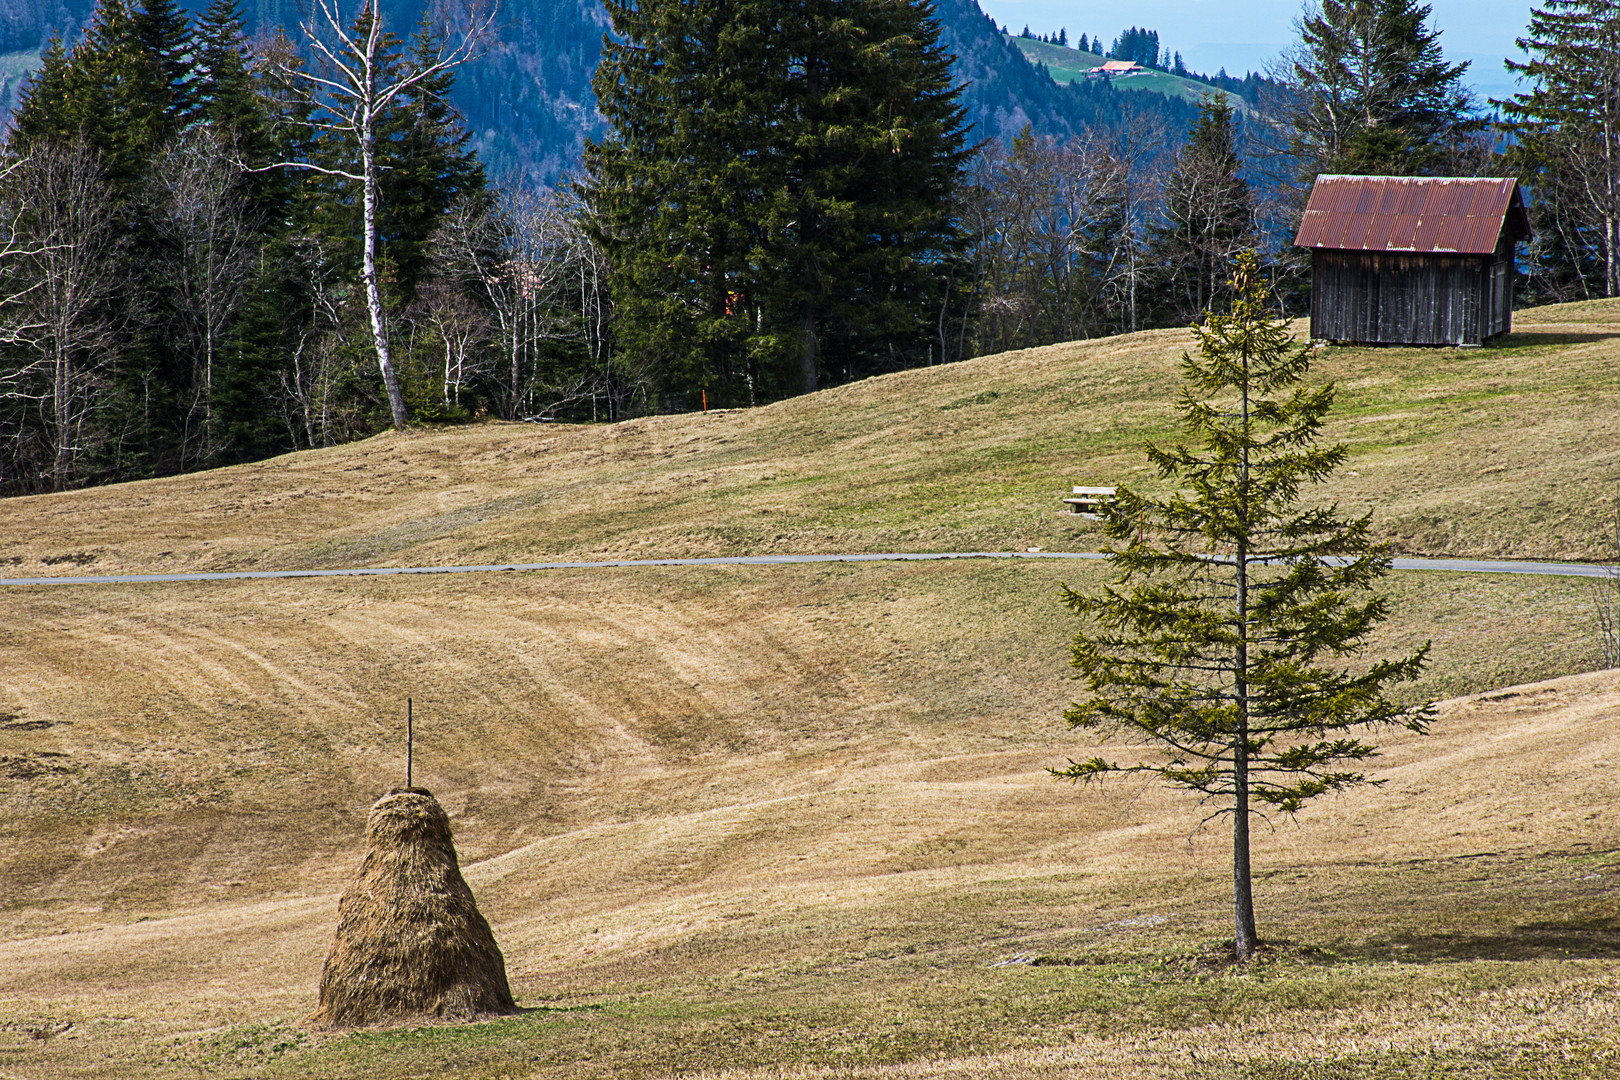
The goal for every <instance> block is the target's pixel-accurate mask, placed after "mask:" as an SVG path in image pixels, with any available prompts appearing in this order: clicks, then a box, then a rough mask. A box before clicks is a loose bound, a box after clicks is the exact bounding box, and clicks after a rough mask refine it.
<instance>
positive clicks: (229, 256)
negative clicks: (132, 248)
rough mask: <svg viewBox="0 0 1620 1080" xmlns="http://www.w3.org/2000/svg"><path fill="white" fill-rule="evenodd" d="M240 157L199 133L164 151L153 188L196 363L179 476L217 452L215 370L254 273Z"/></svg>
mask: <svg viewBox="0 0 1620 1080" xmlns="http://www.w3.org/2000/svg"><path fill="white" fill-rule="evenodd" d="M235 157H236V155H235V153H234V151H233V148H232V147H231V146H230V145H229V144H228V143H227V142H225V140H224V138H223V137H222V136H221V135H220V134H219V133H218V132H217V131H215V130H214V129H212V128H206V127H205V128H194V129H192V130H190V131H188V132H186V133H185V134H183V135H182V136H180V138H179V139H177V140H176V141H174V142H173V143H171V144H170V145H168V146H166V147H164V148H163V149H162V150H161V151H159V153H158V155H157V158H156V161H155V163H154V168H153V170H152V184H151V187H150V188H149V189H148V193H149V199H150V203H151V207H150V209H151V211H152V221H153V223H154V225H155V226H156V228H157V231H158V232H159V234H160V235H162V236H163V237H164V238H165V239H167V240H168V241H169V249H170V251H171V253H172V255H173V258H174V267H173V273H172V274H171V275H170V276H171V280H172V281H173V283H174V286H175V304H174V307H175V312H176V314H177V316H178V317H179V320H180V323H181V331H182V333H183V334H184V337H185V340H186V343H187V345H188V347H189V351H190V353H191V356H192V401H191V407H190V408H189V409H188V410H187V420H186V430H185V432H184V436H183V441H182V445H181V459H180V464H181V468H182V469H184V468H188V467H195V466H196V465H198V464H201V463H204V462H206V461H208V460H210V459H211V458H212V457H213V455H214V454H215V453H216V452H217V451H218V449H219V447H218V445H217V443H216V438H215V432H214V424H213V400H214V369H215V365H216V360H217V356H218V352H219V348H220V343H221V341H222V339H223V338H224V334H225V328H226V325H227V324H228V323H229V322H230V320H231V318H232V317H233V316H234V315H235V314H236V312H237V310H238V308H239V307H240V306H241V303H242V299H243V293H244V290H245V289H246V286H247V280H248V277H249V275H250V273H251V271H252V265H253V254H254V251H255V245H254V244H253V242H252V237H253V235H254V233H255V231H256V228H257V222H256V221H254V220H252V215H251V214H250V213H249V210H248V204H247V200H246V199H245V198H244V196H243V192H242V190H241V173H240V170H239V168H238V167H237V165H236V162H235Z"/></svg>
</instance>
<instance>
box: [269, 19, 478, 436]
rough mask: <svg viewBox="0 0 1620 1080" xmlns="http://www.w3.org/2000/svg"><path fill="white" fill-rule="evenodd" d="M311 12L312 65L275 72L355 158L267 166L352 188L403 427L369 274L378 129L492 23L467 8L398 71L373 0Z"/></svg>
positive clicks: (383, 357) (364, 274)
mask: <svg viewBox="0 0 1620 1080" xmlns="http://www.w3.org/2000/svg"><path fill="white" fill-rule="evenodd" d="M314 11H315V14H313V15H312V16H311V18H309V19H308V20H305V21H304V22H301V23H300V24H299V29H300V30H301V31H302V33H303V36H304V41H305V43H306V44H307V45H308V47H309V49H310V51H311V52H312V53H314V55H315V57H316V59H317V61H318V63H317V64H316V65H315V68H314V70H309V69H306V68H305V67H303V66H301V65H298V64H296V63H294V62H293V61H292V60H291V59H289V60H288V61H285V62H284V70H283V74H284V77H285V78H286V79H287V80H288V83H289V84H290V85H291V86H293V87H295V88H297V89H296V94H297V96H299V97H301V98H302V100H303V101H304V103H306V104H308V105H309V106H311V107H312V108H313V109H314V110H315V112H314V118H313V120H312V122H313V123H314V124H315V125H316V126H317V127H319V128H321V129H323V130H326V131H330V132H333V133H336V134H338V135H340V136H342V137H343V138H345V139H347V140H349V141H350V142H351V144H352V146H353V148H354V152H355V156H356V158H357V160H356V161H355V163H354V166H353V167H351V168H336V167H333V166H329V165H323V164H318V163H315V162H310V161H282V162H277V163H275V165H272V166H269V167H270V168H298V169H312V170H315V171H317V172H322V173H326V174H328V175H331V176H340V177H342V178H344V179H346V180H350V181H352V182H354V183H356V184H358V185H359V186H360V202H361V222H362V224H361V228H362V230H363V233H364V235H363V236H362V237H361V241H362V243H361V250H362V255H361V270H360V277H361V282H362V284H363V286H364V288H365V292H366V306H367V310H368V312H369V314H370V317H371V336H372V342H373V344H374V346H375V348H376V352H377V368H378V370H379V371H380V372H381V374H382V380H383V388H384V390H386V391H387V394H388V405H389V408H390V410H391V411H392V413H393V418H394V427H395V428H403V427H404V426H405V425H406V424H407V423H409V422H410V413H409V411H408V410H407V409H406V407H405V395H404V393H403V392H402V391H401V389H400V385H399V375H398V373H397V372H396V371H395V370H394V363H393V359H392V357H391V355H390V350H389V339H388V313H387V311H386V310H385V309H384V307H383V297H382V286H381V283H380V280H379V277H378V273H377V242H378V237H377V219H378V215H379V213H380V210H381V203H380V200H381V195H380V191H379V184H378V176H379V173H380V171H381V168H382V166H381V164H380V163H379V162H378V160H377V157H378V146H377V136H378V127H379V125H380V124H381V123H382V121H383V120H384V119H385V118H386V116H387V114H388V112H389V110H390V109H392V108H393V107H394V106H395V104H396V102H398V101H399V100H400V98H401V96H403V95H406V94H408V93H409V92H410V91H412V90H413V89H415V88H416V87H419V86H421V85H422V84H423V83H425V82H428V81H429V80H432V79H434V78H436V77H437V76H439V75H441V74H443V73H444V72H446V71H449V70H451V69H454V68H456V67H459V66H461V65H462V64H465V63H466V62H467V61H469V60H471V59H473V58H474V57H475V56H477V55H478V54H479V52H480V51H481V49H482V48H483V46H484V43H485V42H486V40H487V39H488V37H489V35H490V32H491V28H492V27H493V25H494V20H495V9H494V8H493V7H492V8H489V9H487V10H478V9H475V10H473V11H471V12H470V13H469V14H468V15H467V16H466V18H465V19H464V21H463V22H462V25H461V26H460V27H459V29H456V30H455V31H454V32H449V31H447V32H446V34H445V35H444V36H442V37H441V38H440V39H439V41H440V42H441V44H440V46H439V49H438V52H437V55H436V56H435V57H433V58H432V59H431V60H429V61H428V62H426V63H416V62H413V63H411V64H409V65H406V66H404V67H402V68H398V69H395V68H393V67H391V66H390V65H389V64H388V63H387V60H388V57H387V55H386V53H385V50H384V48H383V45H384V39H385V36H386V35H385V31H384V28H383V21H382V18H381V16H380V15H379V13H378V11H377V5H376V0H362V6H361V8H360V11H359V14H358V15H357V17H356V18H355V20H354V21H353V23H352V24H347V25H346V24H345V23H344V22H343V20H342V19H341V17H340V16H339V12H338V5H337V0H315V8H314Z"/></svg>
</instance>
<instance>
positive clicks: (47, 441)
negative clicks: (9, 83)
mask: <svg viewBox="0 0 1620 1080" xmlns="http://www.w3.org/2000/svg"><path fill="white" fill-rule="evenodd" d="M5 180H6V185H5V187H6V199H7V207H6V209H7V213H6V220H7V221H8V223H9V225H10V234H9V235H8V237H7V238H6V252H5V254H6V260H5V261H6V266H5V273H6V280H7V286H6V289H7V292H8V294H9V295H8V296H7V298H6V301H5V310H6V320H5V321H6V324H7V326H8V327H9V331H8V334H9V336H10V337H11V339H12V340H13V341H14V342H15V343H16V344H19V345H21V346H22V349H21V352H22V355H23V356H24V360H23V361H22V363H20V364H19V365H18V366H17V367H15V368H13V369H11V370H10V371H8V372H7V373H6V375H5V378H4V380H3V383H0V397H4V398H5V399H6V400H8V401H11V402H13V403H19V404H24V405H27V406H31V408H28V409H27V412H28V413H29V414H30V415H31V419H32V423H31V424H30V425H29V426H30V427H31V428H32V429H33V430H32V431H31V432H25V431H21V430H19V431H18V432H17V434H16V437H17V438H19V439H29V438H33V439H35V440H36V441H37V442H38V443H39V448H38V450H39V452H38V453H35V454H22V455H18V457H19V458H24V459H26V458H29V457H33V458H35V459H36V461H37V465H36V470H37V472H38V474H39V476H40V478H41V479H48V482H49V486H50V487H51V488H52V489H53V490H57V491H61V490H63V489H65V488H67V487H69V486H71V485H72V484H73V482H74V481H75V480H76V479H79V466H80V463H81V461H82V460H83V459H84V458H85V457H86V456H88V455H91V454H93V453H94V452H95V451H96V450H97V449H99V448H100V446H101V445H102V444H103V443H104V441H105V440H106V439H107V437H108V433H107V432H105V431H103V430H101V428H100V426H98V425H97V424H96V422H95V418H96V415H97V413H98V412H100V411H101V410H103V409H104V408H105V407H106V405H107V404H108V401H107V395H108V391H109V380H108V378H107V369H108V368H109V366H110V364H111V362H112V360H113V357H114V355H115V352H116V348H117V336H116V333H115V331H116V327H114V326H113V325H111V323H110V321H109V316H108V314H107V304H106V301H107V300H108V298H109V297H111V296H112V295H113V292H114V290H115V288H116V287H117V284H118V282H117V271H116V268H117V255H118V251H119V248H120V245H121V237H120V235H119V233H118V230H117V229H116V227H115V225H116V219H115V216H114V214H113V209H112V202H111V196H110V194H109V192H108V189H107V186H106V184H105V183H104V181H103V178H102V172H101V164H100V161H99V159H98V158H97V156H96V154H95V153H94V152H93V151H92V150H90V149H89V148H88V147H87V146H86V145H85V144H84V142H83V140H78V141H75V142H72V143H66V144H53V143H41V144H39V145H37V146H35V147H34V148H33V149H32V151H31V152H30V154H29V155H28V156H27V157H26V158H23V159H21V160H19V161H15V162H12V163H11V164H9V165H8V166H7V167H6V175H5Z"/></svg>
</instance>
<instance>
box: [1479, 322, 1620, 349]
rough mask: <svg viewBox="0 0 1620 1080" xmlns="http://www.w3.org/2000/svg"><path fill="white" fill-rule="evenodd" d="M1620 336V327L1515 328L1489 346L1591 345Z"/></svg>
mask: <svg viewBox="0 0 1620 1080" xmlns="http://www.w3.org/2000/svg"><path fill="white" fill-rule="evenodd" d="M1617 337H1620V327H1616V328H1615V330H1614V331H1613V332H1612V333H1603V332H1601V331H1598V332H1588V333H1571V332H1569V331H1565V330H1514V331H1513V332H1512V333H1509V334H1505V335H1503V336H1502V337H1499V338H1496V339H1495V340H1494V341H1492V342H1491V343H1490V344H1489V345H1488V346H1487V348H1490V349H1493V350H1499V351H1506V350H1512V349H1540V348H1545V347H1546V346H1549V345H1590V344H1592V343H1593V342H1596V341H1608V340H1610V339H1612V338H1617Z"/></svg>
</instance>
